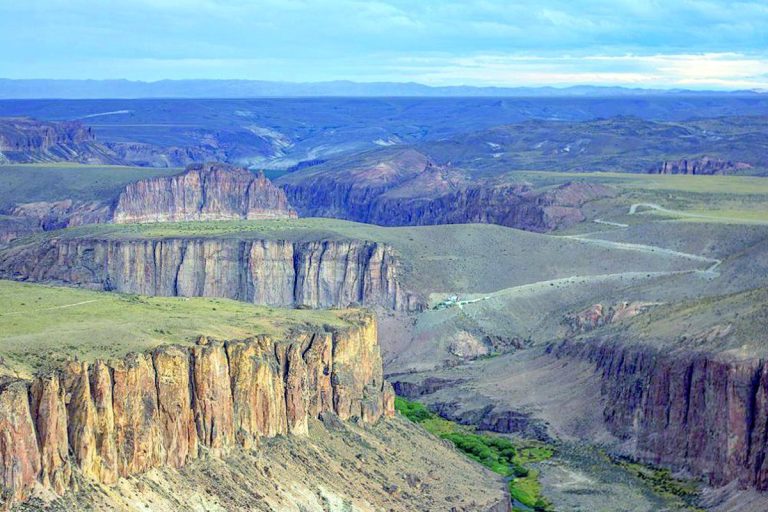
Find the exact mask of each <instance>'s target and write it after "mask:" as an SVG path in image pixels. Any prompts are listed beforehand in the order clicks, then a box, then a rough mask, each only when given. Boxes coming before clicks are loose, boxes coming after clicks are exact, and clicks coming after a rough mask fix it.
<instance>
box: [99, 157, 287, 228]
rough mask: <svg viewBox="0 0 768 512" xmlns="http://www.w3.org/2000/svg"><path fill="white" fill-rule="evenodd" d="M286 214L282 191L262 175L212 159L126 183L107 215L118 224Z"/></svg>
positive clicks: (281, 216) (285, 215)
mask: <svg viewBox="0 0 768 512" xmlns="http://www.w3.org/2000/svg"><path fill="white" fill-rule="evenodd" d="M289 217H296V212H295V211H293V209H292V208H291V207H290V205H289V204H288V201H287V200H286V198H285V193H284V192H283V191H282V190H280V189H278V188H276V187H275V186H273V185H272V183H271V182H270V181H269V180H268V179H267V178H266V177H265V176H264V174H262V173H260V174H258V175H255V174H253V173H251V172H249V171H247V170H245V169H241V168H238V167H232V166H229V165H226V164H213V163H208V164H193V165H190V166H189V167H187V171H186V172H184V173H183V174H179V175H177V176H168V177H157V178H151V179H147V180H141V181H138V182H136V183H132V184H130V185H128V186H127V187H126V188H125V190H124V191H123V192H122V193H121V194H120V197H119V198H118V200H117V205H116V206H115V210H114V213H113V216H112V218H113V221H114V222H115V223H117V224H127V223H135V222H176V221H195V220H239V219H249V220H250V219H276V218H289Z"/></svg>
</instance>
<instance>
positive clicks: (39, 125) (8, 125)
mask: <svg viewBox="0 0 768 512" xmlns="http://www.w3.org/2000/svg"><path fill="white" fill-rule="evenodd" d="M35 162H80V163H88V164H116V163H121V161H120V160H119V159H118V158H117V156H116V155H115V154H114V153H113V152H112V151H111V150H110V149H109V148H107V147H106V146H104V145H103V144H100V143H98V142H97V141H96V137H95V136H94V134H93V131H92V130H91V129H90V128H87V127H85V126H83V124H82V123H80V122H78V121H60V122H52V121H38V120H35V119H29V118H23V117H18V118H2V119H0V163H35Z"/></svg>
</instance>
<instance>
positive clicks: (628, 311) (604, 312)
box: [563, 302, 656, 335]
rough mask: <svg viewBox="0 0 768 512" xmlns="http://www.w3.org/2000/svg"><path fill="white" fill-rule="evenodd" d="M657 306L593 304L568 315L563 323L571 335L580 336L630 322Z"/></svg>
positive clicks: (628, 303) (634, 303) (630, 303)
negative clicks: (626, 321) (605, 326)
mask: <svg viewBox="0 0 768 512" xmlns="http://www.w3.org/2000/svg"><path fill="white" fill-rule="evenodd" d="M655 305H656V304H654V303H650V302H621V303H619V304H615V305H613V306H605V305H603V304H593V305H592V306H590V307H588V308H586V309H583V310H581V311H579V312H577V313H570V314H568V315H566V316H565V318H564V319H563V323H564V324H565V325H566V326H567V327H568V333H569V334H571V335H573V334H580V333H585V332H589V331H591V330H593V329H597V328H598V327H602V326H604V325H608V324H612V323H614V322H620V321H622V320H628V319H630V318H633V317H635V316H637V315H640V314H642V313H645V312H647V311H648V310H649V309H650V308H652V307H653V306H655Z"/></svg>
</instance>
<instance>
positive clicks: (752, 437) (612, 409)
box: [551, 339, 768, 491]
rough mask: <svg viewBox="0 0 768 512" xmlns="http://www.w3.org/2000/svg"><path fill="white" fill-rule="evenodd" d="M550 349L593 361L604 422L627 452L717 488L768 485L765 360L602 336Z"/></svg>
mask: <svg viewBox="0 0 768 512" xmlns="http://www.w3.org/2000/svg"><path fill="white" fill-rule="evenodd" d="M551 352H552V354H554V355H555V356H556V357H558V358H561V359H568V358H576V359H579V360H586V361H589V362H591V363H593V364H594V365H595V371H596V373H597V375H598V376H599V378H600V380H601V393H602V395H603V397H604V404H605V405H604V410H603V420H604V422H605V424H606V426H607V427H608V429H609V430H610V432H611V433H612V434H613V435H615V436H616V437H617V438H619V439H620V440H621V441H623V450H625V451H626V452H627V454H629V455H631V456H634V457H637V458H639V459H640V460H643V461H646V462H649V463H652V464H656V465H662V466H666V467H670V468H672V469H675V470H680V471H684V472H687V473H689V474H690V475H693V476H695V477H700V478H703V479H705V480H706V481H707V482H708V483H710V484H712V485H715V486H719V485H724V484H727V483H729V482H732V481H738V482H739V483H740V485H742V486H744V487H754V488H756V489H758V490H761V491H765V490H768V459H766V455H768V364H766V362H765V361H763V360H761V359H737V358H734V357H729V356H727V355H725V354H710V353H703V352H684V353H677V352H675V353H670V352H669V351H666V352H660V351H657V350H654V349H652V348H648V347H641V346H623V345H621V344H619V343H616V342H613V341H611V340H600V339H597V340H592V341H591V342H588V343H581V342H565V343H563V344H561V345H558V346H556V347H553V348H552V349H551Z"/></svg>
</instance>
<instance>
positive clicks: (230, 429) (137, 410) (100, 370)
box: [0, 316, 394, 508]
mask: <svg viewBox="0 0 768 512" xmlns="http://www.w3.org/2000/svg"><path fill="white" fill-rule="evenodd" d="M355 322H356V323H355V325H353V326H351V327H348V328H343V329H339V330H336V331H334V332H314V333H303V334H297V335H296V337H295V339H294V340H292V341H289V342H277V341H274V340H271V339H269V338H268V337H264V336H261V337H258V338H253V339H249V340H244V341H230V342H225V343H222V342H217V341H213V340H207V339H201V340H200V341H199V343H198V345H196V346H194V347H180V346H166V347H161V348H158V349H157V350H155V351H154V352H153V353H151V354H132V355H129V356H127V357H126V358H124V359H120V360H114V361H96V362H93V363H81V362H71V363H69V364H66V365H65V366H64V367H63V368H61V369H60V370H59V371H56V372H53V373H50V374H47V375H44V376H40V377H38V378H36V379H34V380H33V381H32V382H27V381H20V380H8V381H5V382H3V383H2V384H0V484H2V491H3V493H2V498H0V504H2V505H4V506H5V507H6V508H7V507H9V506H11V505H13V504H14V503H18V502H20V501H23V500H25V499H26V498H28V497H29V495H30V493H31V492H32V489H33V488H34V487H35V486H39V485H42V486H43V487H44V488H46V489H49V490H51V491H53V492H55V493H58V494H63V493H65V492H67V491H68V490H73V489H75V480H74V475H75V474H79V475H82V476H84V477H86V478H87V479H90V480H93V481H96V482H99V483H105V484H110V483H114V482H115V481H117V479H119V478H122V477H129V476H131V475H136V474H139V473H143V472H144V471H147V470H149V469H152V468H157V467H175V468H178V467H181V466H183V465H185V464H186V463H188V462H189V461H191V460H194V459H197V458H198V457H201V456H202V455H204V454H208V455H211V456H219V455H224V454H226V453H228V452H230V451H231V450H233V449H235V448H238V447H243V448H246V449H254V448H256V447H257V446H258V442H259V439H260V438H262V437H274V436H276V435H282V434H289V435H306V434H307V421H308V418H309V417H317V416H320V415H322V414H324V413H335V414H337V415H338V416H339V417H340V418H341V419H343V420H347V419H350V418H353V417H354V418H359V419H360V420H361V421H363V422H364V423H373V422H376V421H378V419H379V418H380V417H381V416H384V415H387V416H392V415H394V394H393V391H392V388H391V386H390V385H389V384H388V383H387V382H385V381H384V380H383V377H382V367H381V356H380V355H379V347H378V342H377V339H376V325H375V320H374V318H373V317H372V316H361V317H360V318H359V319H356V320H355Z"/></svg>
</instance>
